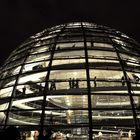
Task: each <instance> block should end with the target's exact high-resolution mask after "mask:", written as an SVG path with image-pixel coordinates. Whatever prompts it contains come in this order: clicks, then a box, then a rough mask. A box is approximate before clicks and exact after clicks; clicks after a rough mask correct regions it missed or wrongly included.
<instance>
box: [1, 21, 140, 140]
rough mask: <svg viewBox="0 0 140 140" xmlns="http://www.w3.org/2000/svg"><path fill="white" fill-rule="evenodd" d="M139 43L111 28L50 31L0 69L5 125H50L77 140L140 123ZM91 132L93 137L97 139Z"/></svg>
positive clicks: (68, 27)
mask: <svg viewBox="0 0 140 140" xmlns="http://www.w3.org/2000/svg"><path fill="white" fill-rule="evenodd" d="M139 52H140V46H139V44H138V43H137V42H136V41H134V40H133V39H132V38H129V37H128V36H127V35H125V34H123V33H121V32H119V31H116V30H115V29H110V28H108V27H106V26H102V25H97V24H94V23H87V22H74V23H67V24H62V25H58V26H55V27H52V28H47V29H45V30H43V31H42V32H40V33H37V34H35V35H34V36H31V37H30V38H29V39H27V40H26V41H24V42H23V43H22V44H21V45H20V46H19V47H18V48H17V49H15V50H14V51H13V52H12V53H11V55H10V56H9V58H8V59H7V60H6V61H5V63H4V64H3V66H2V67H1V71H0V72H1V73H0V122H1V123H0V128H1V129H3V128H6V127H7V126H11V125H14V126H18V127H20V129H21V130H24V131H25V130H26V131H27V130H35V129H42V128H47V129H52V130H54V131H62V132H63V133H65V134H66V133H69V134H71V135H70V136H71V137H72V138H73V139H74V138H75V139H76V138H77V139H78V138H79V139H82V138H83V140H84V139H92V138H93V137H94V138H96V136H97V135H98V134H99V132H100V134H101V133H103V135H102V137H103V136H106V135H107V134H108V133H109V134H111V137H118V132H119V130H122V131H123V136H124V135H125V134H127V133H128V132H129V131H130V130H131V131H132V133H133V132H134V130H135V129H137V128H138V123H137V120H138V118H139V113H140V112H139V109H140V98H139V96H140V82H139V78H140V54H139ZM91 137H92V138H91Z"/></svg>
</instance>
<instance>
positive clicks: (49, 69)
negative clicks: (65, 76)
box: [40, 26, 65, 134]
mask: <svg viewBox="0 0 140 140" xmlns="http://www.w3.org/2000/svg"><path fill="white" fill-rule="evenodd" d="M64 28H65V26H64V27H63V28H62V29H61V32H62V31H63V29H64ZM61 32H59V34H57V36H56V39H55V41H54V44H53V47H52V50H51V56H50V63H49V65H48V71H47V75H46V78H45V80H46V82H45V88H44V90H43V97H44V98H43V101H42V113H41V119H40V134H43V125H44V117H45V103H46V98H47V91H48V90H49V77H50V72H51V66H52V61H53V56H54V52H55V50H56V45H57V40H58V38H59V35H60V33H61Z"/></svg>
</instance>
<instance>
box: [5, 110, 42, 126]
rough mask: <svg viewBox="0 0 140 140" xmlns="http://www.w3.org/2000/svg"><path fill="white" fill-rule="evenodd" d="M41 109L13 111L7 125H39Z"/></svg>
mask: <svg viewBox="0 0 140 140" xmlns="http://www.w3.org/2000/svg"><path fill="white" fill-rule="evenodd" d="M40 113H41V110H37V111H28V110H25V111H24V110H20V111H18V110H17V111H11V112H9V120H8V123H7V125H18V126H19V125H39V123H40Z"/></svg>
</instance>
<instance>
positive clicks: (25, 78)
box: [18, 72, 47, 84]
mask: <svg viewBox="0 0 140 140" xmlns="http://www.w3.org/2000/svg"><path fill="white" fill-rule="evenodd" d="M46 74H47V72H38V73H35V74H28V75H22V76H20V78H19V81H18V84H26V83H29V82H33V83H36V82H41V81H42V80H45V77H46Z"/></svg>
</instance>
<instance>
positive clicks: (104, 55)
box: [88, 50, 117, 59]
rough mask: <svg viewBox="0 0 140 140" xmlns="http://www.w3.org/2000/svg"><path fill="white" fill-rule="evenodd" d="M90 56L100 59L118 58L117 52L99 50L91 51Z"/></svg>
mask: <svg viewBox="0 0 140 140" xmlns="http://www.w3.org/2000/svg"><path fill="white" fill-rule="evenodd" d="M88 55H89V56H94V57H100V58H110V59H111V58H117V54H116V52H109V51H103V50H102V51H97V50H89V51H88Z"/></svg>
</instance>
